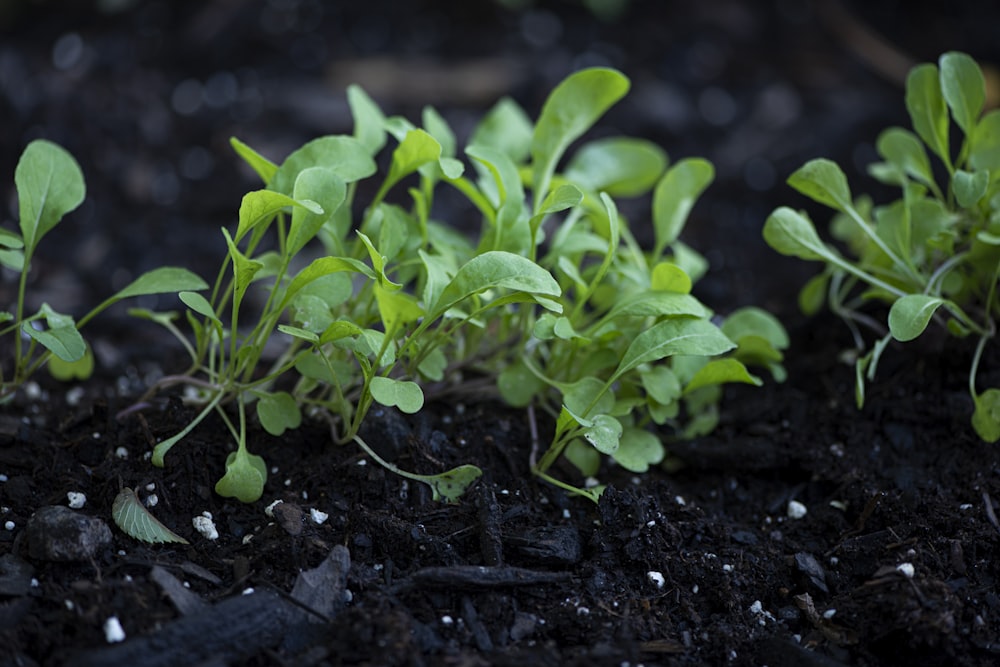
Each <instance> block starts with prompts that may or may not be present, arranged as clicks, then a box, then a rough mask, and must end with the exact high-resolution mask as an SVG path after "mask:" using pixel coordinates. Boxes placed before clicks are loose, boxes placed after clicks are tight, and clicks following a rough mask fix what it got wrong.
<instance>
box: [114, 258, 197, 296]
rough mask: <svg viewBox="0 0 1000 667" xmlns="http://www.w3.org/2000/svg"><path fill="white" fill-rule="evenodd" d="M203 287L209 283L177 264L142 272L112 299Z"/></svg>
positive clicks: (193, 290)
mask: <svg viewBox="0 0 1000 667" xmlns="http://www.w3.org/2000/svg"><path fill="white" fill-rule="evenodd" d="M203 289H208V283H206V282H205V281H204V280H202V279H201V278H200V277H199V276H198V275H196V274H194V273H192V272H190V271H188V270H187V269H182V268H180V267H177V266H162V267H160V268H158V269H153V270H152V271H147V272H146V273H144V274H142V275H141V276H139V277H138V278H136V279H135V280H133V281H132V282H131V283H129V284H128V285H126V286H125V287H124V288H123V289H121V290H119V291H118V292H117V293H116V294H115V295H114V296H113V297H111V299H112V301H121V300H122V299H128V298H131V297H135V296H146V295H148V294H167V293H173V292H181V291H192V292H196V291H198V290H203Z"/></svg>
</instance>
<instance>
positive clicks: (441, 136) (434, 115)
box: [420, 106, 455, 158]
mask: <svg viewBox="0 0 1000 667" xmlns="http://www.w3.org/2000/svg"><path fill="white" fill-rule="evenodd" d="M420 120H421V122H422V123H423V125H424V129H425V130H427V133H428V134H430V135H431V136H432V137H434V139H435V140H436V141H437V142H438V144H440V145H441V157H443V158H452V157H455V133H454V132H453V131H452V129H451V127H450V126H449V125H448V121H446V120H445V119H444V117H443V116H442V115H441V114H440V113H438V111H437V109H435V108H434V107H429V106H428V107H424V108H423V111H421V114H420Z"/></svg>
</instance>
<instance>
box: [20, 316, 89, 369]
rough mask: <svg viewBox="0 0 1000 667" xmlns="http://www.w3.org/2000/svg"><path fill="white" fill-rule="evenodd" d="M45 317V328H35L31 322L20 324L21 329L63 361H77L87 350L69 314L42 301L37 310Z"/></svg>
mask: <svg viewBox="0 0 1000 667" xmlns="http://www.w3.org/2000/svg"><path fill="white" fill-rule="evenodd" d="M38 312H39V313H40V314H42V315H43V316H44V318H45V324H46V326H47V328H46V329H36V328H35V327H33V326H32V323H31V322H25V323H24V324H23V325H21V331H23V332H24V333H25V334H27V335H28V336H30V337H31V338H33V339H34V340H36V341H38V342H39V343H41V344H42V345H43V346H44V347H45V348H46V349H47V350H49V351H50V352H52V354H54V355H56V356H57V357H59V358H60V359H62V360H63V361H70V362H73V361H78V360H80V359H81V358H82V357H83V355H84V354H85V353H86V352H87V343H86V342H84V340H83V336H81V335H80V331H79V330H78V329H77V328H76V323H75V322H74V321H73V318H72V317H70V316H69V315H63V314H61V313H57V312H55V311H54V310H52V308H51V307H49V304H47V303H43V304H42V307H41V308H40V309H39V311H38Z"/></svg>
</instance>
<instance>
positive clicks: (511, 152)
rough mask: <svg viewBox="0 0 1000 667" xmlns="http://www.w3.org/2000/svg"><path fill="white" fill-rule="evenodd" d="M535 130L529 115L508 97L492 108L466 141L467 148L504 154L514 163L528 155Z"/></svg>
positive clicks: (519, 161)
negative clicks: (467, 143)
mask: <svg viewBox="0 0 1000 667" xmlns="http://www.w3.org/2000/svg"><path fill="white" fill-rule="evenodd" d="M533 132H534V127H533V125H532V123H531V119H530V118H529V117H528V114H526V113H525V112H524V109H522V108H521V107H520V106H519V105H518V103H517V102H515V101H514V100H512V99H511V98H509V97H504V98H501V99H500V101H499V102H497V103H496V104H494V105H493V108H491V109H490V110H489V111H487V112H486V115H485V116H483V119H482V120H481V121H479V125H477V126H476V129H475V130H473V132H472V136H471V137H470V138H469V146H488V147H490V148H493V149H496V150H498V151H501V152H503V153H505V154H506V155H507V156H508V157H509V158H510V160H511V162H513V163H514V164H520V163H521V162H524V161H525V160H526V159H527V157H528V154H529V153H530V152H531V141H532V139H531V137H532V133H533Z"/></svg>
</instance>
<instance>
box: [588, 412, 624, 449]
mask: <svg viewBox="0 0 1000 667" xmlns="http://www.w3.org/2000/svg"><path fill="white" fill-rule="evenodd" d="M591 421H592V423H591V425H590V426H588V427H586V428H585V429H584V430H583V437H584V438H586V440H587V442H589V443H590V444H591V445H593V446H594V449H596V450H597V451H599V452H601V453H602V454H614V453H615V451H616V450H617V449H618V443H619V441H620V440H621V437H622V424H621V422H620V421H618V420H617V419H615V418H614V417H611V416H609V415H597V416H595V417H594V418H593V419H592V420H591Z"/></svg>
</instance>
